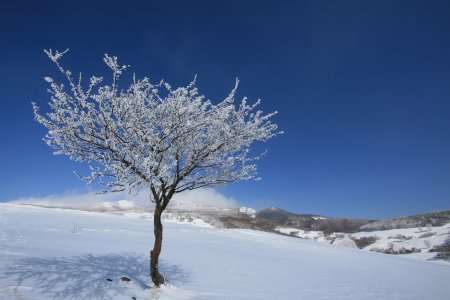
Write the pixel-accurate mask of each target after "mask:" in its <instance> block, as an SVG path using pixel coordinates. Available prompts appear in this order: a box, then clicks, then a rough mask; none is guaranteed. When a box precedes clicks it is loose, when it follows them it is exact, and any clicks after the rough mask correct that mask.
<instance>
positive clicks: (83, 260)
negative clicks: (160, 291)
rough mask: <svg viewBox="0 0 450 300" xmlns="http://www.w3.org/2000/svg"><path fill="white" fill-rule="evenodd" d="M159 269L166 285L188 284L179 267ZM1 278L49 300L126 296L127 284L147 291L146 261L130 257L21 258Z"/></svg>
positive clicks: (129, 286) (135, 256)
mask: <svg viewBox="0 0 450 300" xmlns="http://www.w3.org/2000/svg"><path fill="white" fill-rule="evenodd" d="M159 268H160V270H161V273H162V274H163V275H165V276H166V277H167V278H166V279H167V282H168V283H170V284H174V285H176V284H183V283H187V282H189V273H188V272H187V271H186V270H184V269H183V268H182V267H181V265H176V264H169V263H166V262H164V261H162V262H160V264H159ZM5 275H6V276H7V277H9V278H11V279H12V281H14V282H15V284H16V286H21V285H23V284H25V283H26V282H27V281H30V283H33V284H34V285H36V286H35V287H36V288H38V289H39V291H40V292H41V293H42V294H45V295H46V296H47V297H49V298H52V299H104V300H108V299H113V298H114V297H113V295H116V296H117V295H129V294H130V293H131V291H130V288H131V287H132V286H131V284H133V285H137V286H138V287H139V288H140V289H142V290H145V289H150V288H151V286H150V283H151V280H150V276H149V257H146V256H145V255H142V254H134V253H123V254H116V253H114V254H107V255H98V256H96V255H91V254H85V255H81V256H74V257H68V258H65V257H61V258H38V257H32V258H24V259H21V260H18V261H15V262H14V265H13V266H10V267H8V268H7V270H6V272H5ZM123 276H126V277H128V278H129V279H131V282H130V284H127V283H125V282H122V280H121V278H122V277H123ZM108 279H109V280H108Z"/></svg>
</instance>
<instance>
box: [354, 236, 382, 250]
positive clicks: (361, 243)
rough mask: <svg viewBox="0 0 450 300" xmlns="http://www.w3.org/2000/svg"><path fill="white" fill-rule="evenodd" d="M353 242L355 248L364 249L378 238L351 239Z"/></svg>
mask: <svg viewBox="0 0 450 300" xmlns="http://www.w3.org/2000/svg"><path fill="white" fill-rule="evenodd" d="M353 240H354V241H355V244H356V246H358V248H359V249H362V248H365V247H367V246H369V245H372V244H373V243H375V242H376V241H377V240H378V237H376V236H363V237H361V238H359V239H353Z"/></svg>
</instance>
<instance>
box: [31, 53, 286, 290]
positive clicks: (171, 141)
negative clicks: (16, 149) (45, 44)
mask: <svg viewBox="0 0 450 300" xmlns="http://www.w3.org/2000/svg"><path fill="white" fill-rule="evenodd" d="M45 52H46V53H47V55H48V56H49V58H50V59H51V60H52V61H53V62H54V63H55V64H56V66H57V67H58V69H59V70H60V71H61V72H62V73H63V75H64V76H65V78H66V80H67V84H68V86H67V87H66V86H64V85H63V84H58V83H56V82H55V81H54V80H53V79H52V78H50V77H45V80H46V81H47V82H48V83H49V84H50V88H49V90H48V91H49V92H50V94H51V101H50V102H49V105H50V110H49V112H47V113H46V114H40V113H39V107H38V106H37V105H36V104H35V103H33V109H34V115H35V119H36V120H37V121H38V122H39V123H41V124H42V125H44V126H45V127H46V128H47V129H48V133H47V134H46V136H45V139H44V140H45V141H46V143H47V144H48V145H49V146H50V147H52V148H54V149H55V152H54V153H55V154H63V155H68V156H69V157H70V159H72V160H75V161H81V162H87V163H88V164H89V166H90V169H91V174H90V175H89V176H86V177H80V178H81V179H83V180H85V181H87V182H88V183H92V182H94V181H98V182H100V183H101V184H104V185H105V187H106V189H105V190H107V191H112V192H114V191H123V190H128V191H130V192H138V191H139V190H142V189H145V190H147V191H149V193H150V199H151V201H152V202H153V203H154V205H155V209H154V235H155V243H154V248H153V250H152V251H151V252H150V257H151V259H150V261H151V262H150V275H151V278H152V281H153V283H154V284H155V285H157V286H159V285H160V284H163V283H164V277H163V276H162V275H161V274H160V273H159V271H158V258H159V255H160V253H161V246H162V238H163V226H162V223H161V214H162V212H163V211H164V209H165V208H166V207H167V205H168V204H169V202H170V200H171V199H172V197H173V196H174V195H175V194H176V193H180V192H183V191H186V190H193V189H198V188H201V187H206V186H215V185H223V184H226V183H229V182H234V181H238V180H251V179H255V178H256V177H255V176H256V164H255V162H256V161H257V160H258V159H259V158H260V156H253V155H251V153H250V145H251V144H252V143H254V142H255V141H267V140H269V139H270V138H272V137H274V136H276V135H277V134H279V133H280V132H279V131H277V125H275V124H273V123H272V122H271V121H270V118H271V117H272V116H273V115H274V114H275V113H270V114H263V112H261V111H259V110H256V107H257V106H258V104H259V101H257V102H256V103H255V104H253V105H249V104H248V103H247V101H246V98H244V99H243V100H242V101H241V102H240V103H238V105H236V104H235V94H236V89H237V86H238V81H237V80H236V86H235V87H234V89H233V90H232V91H231V92H230V94H229V95H228V96H227V97H226V98H225V99H224V100H223V101H222V102H220V103H217V104H214V103H212V102H211V101H209V100H207V99H206V98H205V97H204V96H202V95H200V94H199V92H198V91H197V88H196V86H195V80H194V82H192V83H190V84H189V85H188V86H186V87H180V88H176V89H174V88H172V87H171V86H170V85H169V84H168V83H165V82H163V81H161V82H160V83H159V84H152V83H150V81H149V79H148V78H143V79H136V78H135V76H133V80H132V83H131V84H130V86H129V87H128V88H127V89H121V88H119V86H118V81H119V77H120V76H121V75H122V73H123V72H124V71H125V70H126V69H127V68H128V66H125V65H119V63H118V61H117V57H113V56H109V55H105V57H104V62H105V63H106V65H107V66H108V67H109V68H110V69H111V70H112V82H110V83H107V84H103V81H104V80H103V78H102V77H95V76H93V77H91V78H90V80H89V83H88V84H86V85H85V86H83V84H82V80H81V74H80V75H79V76H77V78H74V76H73V75H72V73H71V72H70V71H69V70H66V69H65V68H63V67H62V65H61V64H60V60H61V58H62V57H63V55H64V54H65V53H66V52H67V50H66V51H64V52H58V51H56V52H53V51H51V50H48V51H45Z"/></svg>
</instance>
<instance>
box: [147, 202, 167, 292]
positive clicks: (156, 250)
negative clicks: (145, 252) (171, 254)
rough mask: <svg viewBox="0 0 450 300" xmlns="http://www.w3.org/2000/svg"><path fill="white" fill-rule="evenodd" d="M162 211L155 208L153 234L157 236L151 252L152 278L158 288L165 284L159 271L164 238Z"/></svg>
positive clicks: (159, 208) (157, 206)
mask: <svg viewBox="0 0 450 300" xmlns="http://www.w3.org/2000/svg"><path fill="white" fill-rule="evenodd" d="M161 214H162V209H161V207H159V205H156V207H155V213H154V219H153V226H154V228H153V232H154V234H155V245H154V246H153V250H152V251H151V252H150V276H151V278H152V281H153V283H154V284H155V285H156V286H160V285H161V284H164V277H163V276H162V275H161V274H160V273H159V270H158V259H159V254H160V253H161V247H162V237H163V226H162V223H161Z"/></svg>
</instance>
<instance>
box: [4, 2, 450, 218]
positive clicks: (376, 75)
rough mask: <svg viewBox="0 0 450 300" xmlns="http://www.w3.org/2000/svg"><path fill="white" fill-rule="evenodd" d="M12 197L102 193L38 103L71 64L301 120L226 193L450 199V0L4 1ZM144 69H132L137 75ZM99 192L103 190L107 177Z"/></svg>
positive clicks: (294, 200)
mask: <svg viewBox="0 0 450 300" xmlns="http://www.w3.org/2000/svg"><path fill="white" fill-rule="evenodd" d="M0 39H1V47H0V51H1V55H0V92H1V93H0V97H1V98H0V130H1V132H0V136H1V147H0V158H1V169H0V185H1V188H0V201H7V200H13V199H17V198H22V197H31V196H35V197H39V196H47V195H55V194H56V195H57V194H63V193H66V192H67V191H74V190H75V191H86V190H87V189H88V188H87V187H85V185H84V183H82V182H80V181H79V180H78V178H76V177H75V175H74V174H73V173H72V170H77V171H78V172H80V173H83V172H84V173H87V167H86V166H84V165H82V164H80V163H76V162H71V161H70V160H69V159H68V158H67V157H63V156H53V155H52V154H51V153H52V150H51V149H50V148H49V147H47V146H46V145H45V144H44V142H43V141H42V137H43V136H44V134H45V129H44V128H43V127H42V126H40V125H39V124H38V123H37V122H35V121H34V120H33V114H32V109H31V104H30V102H31V101H36V102H37V103H38V104H39V105H40V106H41V107H42V108H43V109H44V110H45V107H46V103H47V102H48V101H49V95H48V94H47V93H46V88H47V83H46V82H45V81H44V80H43V77H44V76H47V75H48V76H54V77H57V76H55V75H57V70H56V68H55V66H54V65H53V63H51V62H50V60H49V59H48V58H47V57H46V56H45V54H44V52H43V49H48V48H52V49H59V50H64V49H66V48H70V52H69V53H68V54H67V55H66V56H65V57H64V59H63V63H64V65H65V66H66V67H68V68H69V69H71V70H72V71H73V72H74V73H77V72H80V71H81V72H83V73H84V74H86V76H88V75H94V74H95V75H107V74H108V73H107V68H106V66H104V64H103V63H102V56H103V54H104V53H105V52H107V53H109V54H112V55H116V56H118V57H119V59H120V61H121V62H122V63H124V64H130V65H131V71H132V72H135V73H136V74H137V75H138V76H149V77H150V78H151V79H153V80H154V81H158V80H159V79H161V78H164V79H165V80H167V81H168V82H170V83H171V84H172V86H177V85H185V84H187V83H188V82H190V81H191V80H192V78H193V77H194V75H195V74H198V86H199V89H200V92H202V93H203V94H205V95H206V96H207V97H208V98H210V99H212V100H213V101H219V100H221V99H223V98H224V97H225V96H226V95H227V93H228V92H229V90H230V89H231V88H232V87H233V84H234V80H235V78H236V77H239V78H240V81H241V84H240V90H239V96H248V97H249V99H250V100H256V99H258V98H261V99H262V109H263V110H264V111H266V112H270V111H274V110H278V111H279V115H278V116H277V117H276V118H275V122H276V123H278V124H279V126H280V128H281V129H282V130H284V131H285V134H284V135H283V136H280V137H277V138H275V139H274V140H272V141H270V142H269V143H267V144H264V145H258V146H257V149H265V148H267V149H268V150H269V152H268V155H267V156H266V157H265V159H263V160H262V161H261V162H260V168H259V170H260V172H259V174H260V176H261V177H262V178H263V180H262V181H258V182H241V183H236V184H232V185H229V186H228V187H226V188H221V189H219V192H220V193H223V194H225V195H227V196H230V197H233V198H235V199H237V200H238V201H239V202H240V203H241V204H243V205H247V206H251V207H255V208H258V209H260V208H264V207H267V206H278V207H281V208H284V209H286V210H289V211H293V212H297V213H316V214H324V215H331V216H349V217H355V216H359V217H370V218H387V217H393V216H400V215H408V214H413V213H418V212H424V211H433V210H440V209H449V208H450V2H449V1H425V0H424V1H392V0H389V1H317V0H314V1H111V0H109V1H3V2H2V4H1V7H0ZM128 75H131V72H130V73H128ZM92 188H93V189H95V186H94V187H92Z"/></svg>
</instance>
